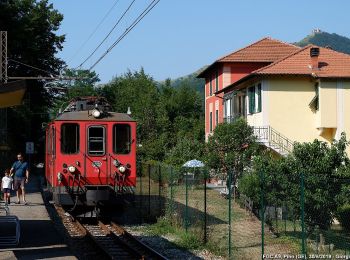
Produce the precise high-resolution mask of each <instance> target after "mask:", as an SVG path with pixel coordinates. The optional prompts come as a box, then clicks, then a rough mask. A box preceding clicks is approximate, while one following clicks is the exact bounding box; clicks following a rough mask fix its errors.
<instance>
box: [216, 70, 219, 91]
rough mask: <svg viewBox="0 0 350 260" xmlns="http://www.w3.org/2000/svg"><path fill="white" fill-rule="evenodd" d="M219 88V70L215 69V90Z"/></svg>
mask: <svg viewBox="0 0 350 260" xmlns="http://www.w3.org/2000/svg"><path fill="white" fill-rule="evenodd" d="M218 90H219V72H218V71H216V73H215V91H218Z"/></svg>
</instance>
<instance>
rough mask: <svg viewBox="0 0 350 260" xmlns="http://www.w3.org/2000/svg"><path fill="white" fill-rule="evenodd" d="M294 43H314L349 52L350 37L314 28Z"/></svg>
mask: <svg viewBox="0 0 350 260" xmlns="http://www.w3.org/2000/svg"><path fill="white" fill-rule="evenodd" d="M294 44H295V45H298V46H301V47H304V46H306V45H308V44H315V45H318V46H320V47H326V46H329V47H331V48H332V49H333V50H336V51H340V52H344V53H347V54H350V39H349V38H347V37H344V36H341V35H338V34H336V33H327V32H322V31H321V30H314V31H313V32H312V33H311V34H310V35H308V36H306V37H305V38H304V39H302V40H301V41H299V42H296V43H294Z"/></svg>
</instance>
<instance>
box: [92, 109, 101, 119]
mask: <svg viewBox="0 0 350 260" xmlns="http://www.w3.org/2000/svg"><path fill="white" fill-rule="evenodd" d="M100 115H101V112H100V110H98V109H97V108H95V109H94V110H92V116H93V117H94V118H98V117H100Z"/></svg>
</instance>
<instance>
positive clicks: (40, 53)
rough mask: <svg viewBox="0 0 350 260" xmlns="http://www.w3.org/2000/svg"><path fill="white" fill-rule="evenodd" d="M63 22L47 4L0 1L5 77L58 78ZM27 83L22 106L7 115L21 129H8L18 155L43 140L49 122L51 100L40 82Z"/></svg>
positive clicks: (13, 126) (32, 0) (31, 0)
mask: <svg viewBox="0 0 350 260" xmlns="http://www.w3.org/2000/svg"><path fill="white" fill-rule="evenodd" d="M62 19H63V16H62V15H61V14H60V13H58V11H57V10H54V9H53V5H52V4H49V1H48V0H41V1H36V0H12V1H0V26H1V30H2V31H7V36H8V42H7V45H8V52H7V54H8V60H9V64H8V76H11V77H14V76H22V77H23V76H31V77H35V76H50V74H59V73H58V72H59V70H60V69H61V67H62V66H63V64H64V62H63V61H62V60H60V59H59V58H56V57H55V54H56V53H57V52H58V51H59V50H61V49H62V44H63V42H64V38H65V36H63V35H57V34H56V32H57V30H58V29H59V26H60V24H61V21H62ZM18 62H20V63H22V64H20V63H18ZM23 63H24V64H28V65H30V66H31V67H28V66H24V65H23ZM33 67H37V68H40V69H42V70H45V71H47V73H45V72H43V71H39V70H37V69H34V68H33ZM26 83H27V93H26V97H25V101H24V105H23V106H19V107H15V108H11V109H9V114H8V121H9V122H17V123H19V124H21V127H18V124H9V125H8V128H9V129H8V130H9V131H8V132H9V133H10V136H9V139H10V140H9V142H10V145H11V146H12V148H13V150H17V151H18V150H24V144H25V141H29V140H31V141H36V140H39V139H40V138H41V137H42V136H43V131H42V129H41V123H42V122H45V121H47V120H48V113H47V111H48V108H49V107H50V105H51V103H52V99H53V96H52V95H51V94H50V93H49V92H47V91H45V89H44V88H43V81H34V80H31V81H27V82H26ZM24 129H25V130H24ZM41 140H42V139H41ZM42 141H43V140H42ZM36 144H37V142H36ZM42 149H44V144H43V142H42ZM39 154H43V151H40V150H39Z"/></svg>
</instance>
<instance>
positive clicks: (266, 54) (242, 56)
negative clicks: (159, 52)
mask: <svg viewBox="0 0 350 260" xmlns="http://www.w3.org/2000/svg"><path fill="white" fill-rule="evenodd" d="M299 49H300V47H298V46H295V45H292V44H289V43H285V42H281V41H278V40H274V39H271V38H270V37H266V38H263V39H261V40H259V41H257V42H255V43H252V44H250V45H248V46H246V47H244V48H242V49H239V50H237V51H235V52H232V53H230V54H228V55H226V56H224V57H222V58H220V59H218V60H216V61H215V62H214V63H213V64H211V65H210V66H208V68H206V69H205V70H203V71H202V72H201V73H200V74H199V75H198V76H197V77H198V78H200V77H204V75H205V73H206V72H208V71H209V70H210V68H212V67H213V66H214V65H215V64H217V63H220V62H274V61H276V60H279V59H281V58H283V57H285V56H287V55H289V54H291V53H294V52H295V51H297V50H299Z"/></svg>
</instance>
